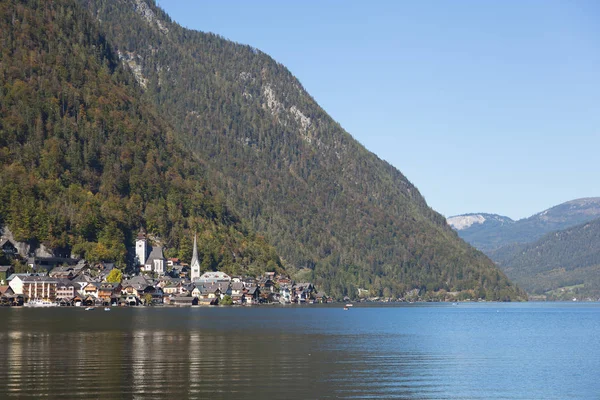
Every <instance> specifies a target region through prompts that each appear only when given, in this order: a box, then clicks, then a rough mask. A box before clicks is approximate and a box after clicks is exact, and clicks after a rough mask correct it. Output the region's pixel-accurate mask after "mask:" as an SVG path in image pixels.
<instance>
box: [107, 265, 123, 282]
mask: <svg viewBox="0 0 600 400" xmlns="http://www.w3.org/2000/svg"><path fill="white" fill-rule="evenodd" d="M122 280H123V272H121V270H120V269H117V268H113V269H112V270H111V271H110V273H109V274H108V276H107V277H106V282H110V283H121V281H122Z"/></svg>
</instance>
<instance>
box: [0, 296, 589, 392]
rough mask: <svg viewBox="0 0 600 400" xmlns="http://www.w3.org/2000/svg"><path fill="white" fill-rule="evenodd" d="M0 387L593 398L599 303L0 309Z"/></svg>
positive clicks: (21, 389) (18, 389)
mask: <svg viewBox="0 0 600 400" xmlns="http://www.w3.org/2000/svg"><path fill="white" fill-rule="evenodd" d="M0 323H1V326H0V398H1V399H7V398H9V399H10V398H39V397H42V396H45V397H46V398H63V399H64V398H74V399H83V398H86V399H95V398H98V399H113V398H114V399H117V398H124V399H154V398H156V399H158V398H161V399H175V398H178V399H185V398H199V399H202V398H210V399H214V398H228V399H232V398H236V397H237V398H244V399H246V398H253V399H265V398H276V399H292V398H298V399H317V398H360V399H362V398H386V399H387V398H395V399H560V400H564V399H600V335H599V334H600V304H599V303H572V304H571V303H525V304H504V303H502V304H498V303H485V304H468V303H461V304H459V305H458V306H453V305H451V304H422V305H421V304H413V305H405V306H390V307H385V306H379V307H375V306H361V305H357V306H355V307H353V308H352V309H351V310H349V311H344V310H342V307H341V306H340V305H337V306H300V307H268V306H266V307H251V308H217V307H214V308H129V309H114V308H113V310H112V311H111V312H104V311H102V310H101V309H96V310H95V311H91V312H85V311H84V310H83V309H69V308H55V309H16V308H12V309H7V308H3V309H0Z"/></svg>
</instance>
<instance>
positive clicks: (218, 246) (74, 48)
mask: <svg viewBox="0 0 600 400" xmlns="http://www.w3.org/2000/svg"><path fill="white" fill-rule="evenodd" d="M0 43H2V46H0V60H2V61H1V62H0V99H2V101H1V102H0V162H1V168H2V171H1V173H0V219H2V220H3V221H4V222H5V223H7V224H8V226H9V227H10V229H11V231H12V232H13V233H14V236H15V239H16V240H19V241H29V242H32V243H33V242H43V243H44V244H46V245H47V246H48V247H50V248H53V249H65V250H72V252H74V253H76V254H79V255H80V256H84V257H86V258H87V259H88V260H89V261H92V262H97V261H111V262H116V263H117V265H118V266H120V267H124V266H125V264H126V254H127V251H126V246H132V245H133V240H134V237H135V234H136V233H137V231H138V229H139V228H140V227H145V228H146V230H147V231H148V232H150V233H152V234H154V235H155V236H158V237H160V239H161V242H162V244H163V246H164V247H165V248H166V249H167V254H170V255H176V254H178V253H183V254H184V255H185V257H186V258H184V260H185V261H189V258H191V251H190V246H189V237H191V236H192V234H193V232H195V231H197V232H198V234H199V236H200V237H201V241H200V245H201V251H200V253H199V255H200V256H201V258H202V260H203V263H204V264H205V266H206V267H207V268H208V269H217V268H220V269H223V270H225V271H228V272H232V273H234V272H235V273H241V272H246V271H249V270H254V271H263V270H264V269H265V268H266V265H267V264H269V263H271V264H270V265H275V268H276V269H277V270H279V271H281V270H282V268H283V266H282V264H281V261H280V259H279V257H278V255H277V253H276V252H275V251H274V250H273V248H272V247H271V246H270V245H269V244H268V243H267V241H266V240H264V238H263V237H261V236H258V235H255V234H254V233H253V232H252V231H251V229H249V228H247V227H246V226H244V224H243V223H242V222H241V220H240V218H239V217H238V216H237V215H236V214H235V213H233V212H232V211H230V210H229V208H228V207H227V206H226V205H225V204H224V202H223V200H222V198H223V197H222V196H219V195H218V194H214V191H213V190H211V189H209V187H208V186H207V184H206V182H205V179H204V176H205V173H204V171H203V169H202V168H201V166H200V165H199V164H198V163H197V162H196V160H194V156H193V154H192V153H191V152H190V151H189V150H188V149H187V148H186V147H185V146H183V145H182V144H180V143H179V142H177V141H176V140H175V138H174V136H175V135H174V132H173V129H172V127H171V126H170V125H169V124H168V123H167V122H165V120H164V118H162V117H160V116H158V115H157V112H156V110H155V109H154V107H153V106H152V105H151V104H149V103H147V102H145V101H144V100H142V99H141V97H142V91H141V89H140V87H139V86H138V85H137V83H136V81H135V78H134V77H133V75H132V73H131V72H130V71H129V69H128V68H123V67H122V66H121V63H120V62H119V59H118V56H117V54H116V53H115V52H114V50H113V49H112V48H111V46H110V45H109V44H108V43H107V41H106V38H105V37H104V36H103V35H102V34H101V33H100V32H99V31H98V29H97V27H96V25H95V23H94V19H92V18H90V17H89V16H88V15H87V12H86V11H85V10H84V9H82V8H81V7H79V6H77V4H76V3H75V2H73V1H69V0H60V1H52V2H48V1H43V0H32V1H28V2H21V1H16V0H11V1H3V2H2V3H1V4H0ZM182 240H184V241H186V242H185V244H184V245H183V246H180V242H181V241H182Z"/></svg>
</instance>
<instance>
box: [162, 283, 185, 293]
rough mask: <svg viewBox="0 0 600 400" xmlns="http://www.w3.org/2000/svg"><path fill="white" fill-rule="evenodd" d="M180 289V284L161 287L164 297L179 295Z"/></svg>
mask: <svg viewBox="0 0 600 400" xmlns="http://www.w3.org/2000/svg"><path fill="white" fill-rule="evenodd" d="M180 287H181V283H177V284H169V285H166V286H164V287H163V293H164V294H166V295H171V294H180V293H179V288H180Z"/></svg>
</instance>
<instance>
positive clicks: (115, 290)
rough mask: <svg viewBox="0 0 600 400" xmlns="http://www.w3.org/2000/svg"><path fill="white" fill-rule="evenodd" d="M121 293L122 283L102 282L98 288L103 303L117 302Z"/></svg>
mask: <svg viewBox="0 0 600 400" xmlns="http://www.w3.org/2000/svg"><path fill="white" fill-rule="evenodd" d="M120 295H121V284H120V283H111V282H102V283H101V284H100V287H99V288H98V298H99V299H100V300H102V303H103V304H109V305H110V304H116V303H118V299H119V297H120Z"/></svg>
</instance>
